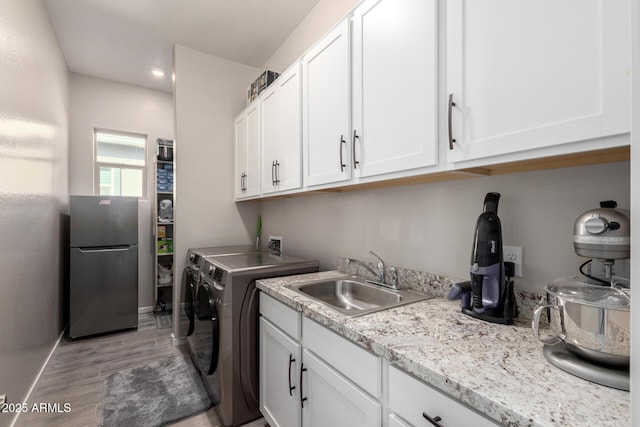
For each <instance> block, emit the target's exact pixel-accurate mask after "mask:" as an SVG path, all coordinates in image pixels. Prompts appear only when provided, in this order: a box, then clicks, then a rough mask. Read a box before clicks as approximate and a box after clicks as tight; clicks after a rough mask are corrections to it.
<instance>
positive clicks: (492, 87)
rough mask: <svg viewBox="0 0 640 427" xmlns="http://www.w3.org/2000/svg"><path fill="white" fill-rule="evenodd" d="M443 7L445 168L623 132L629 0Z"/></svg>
mask: <svg viewBox="0 0 640 427" xmlns="http://www.w3.org/2000/svg"><path fill="white" fill-rule="evenodd" d="M446 7H447V11H446V16H447V30H446V33H447V82H446V86H447V92H446V94H443V96H444V97H446V98H447V99H446V100H445V101H448V100H449V98H451V100H452V103H453V104H455V105H452V106H451V107H450V108H449V110H450V115H449V117H448V118H447V119H448V121H449V122H448V123H446V120H443V123H446V125H448V126H449V128H450V139H451V142H450V143H451V144H452V145H451V146H452V148H451V149H450V151H449V152H448V156H447V159H448V161H449V162H457V161H464V160H471V159H479V158H483V157H490V156H498V155H501V154H506V153H514V152H521V151H525V150H531V149H540V148H545V147H551V146H558V145H560V144H565V143H570V142H576V141H582V140H588V139H593V138H599V137H603V136H609V135H615V134H620V133H625V132H628V131H629V129H630V105H631V104H630V102H631V99H630V91H631V88H630V54H629V52H630V50H629V49H630V46H629V34H630V32H629V18H628V15H629V2H628V1H624V0H620V1H605V0H566V1H562V2H557V1H553V0H538V1H525V0H485V1H482V2H478V1H467V0H449V1H447V2H446ZM453 140H455V141H453ZM602 148H606V147H604V146H603V147H602ZM539 154H540V153H539ZM542 154H544V153H542ZM489 163H490V162H489Z"/></svg>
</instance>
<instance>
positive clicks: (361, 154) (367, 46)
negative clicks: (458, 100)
mask: <svg viewBox="0 0 640 427" xmlns="http://www.w3.org/2000/svg"><path fill="white" fill-rule="evenodd" d="M436 3H437V2H436V0H368V1H364V2H363V3H362V4H361V5H360V6H359V7H357V8H356V9H355V10H354V14H353V47H352V49H353V80H352V84H353V87H352V93H353V98H352V103H353V109H352V112H353V130H352V132H351V135H350V137H351V138H352V142H353V144H355V146H354V149H353V152H354V154H355V159H353V166H354V168H355V169H354V171H355V174H356V176H357V177H369V176H373V175H379V174H384V173H389V172H396V171H404V170H408V169H413V168H420V167H424V166H430V165H435V164H436V162H437V105H438V100H437V94H438V92H437V85H438V81H437V40H438V38H437V34H438V14H437V7H436ZM483 3H484V2H483ZM334 151H335V152H337V149H335V150H334Z"/></svg>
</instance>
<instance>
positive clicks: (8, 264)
mask: <svg viewBox="0 0 640 427" xmlns="http://www.w3.org/2000/svg"><path fill="white" fill-rule="evenodd" d="M0 22H1V24H0V40H1V42H0V45H1V46H2V48H1V49H0V70H2V72H1V73H0V74H1V75H2V78H1V79H0V170H1V171H2V172H1V176H2V178H1V179H0V236H1V238H0V271H1V272H2V273H1V274H0V394H4V393H6V394H7V399H8V401H9V402H21V401H22V399H23V398H24V397H25V395H26V393H27V391H28V390H29V388H30V387H31V385H32V383H33V381H34V380H35V377H36V375H37V374H38V372H39V370H40V368H41V367H42V365H43V363H44V362H45V360H46V358H47V357H48V355H49V352H50V351H51V349H52V348H53V346H54V344H55V343H56V340H57V339H58V337H59V336H60V333H61V332H62V328H63V319H62V311H63V310H62V301H63V282H64V277H63V276H64V270H63V268H62V265H63V261H64V258H65V254H66V251H64V249H63V248H64V240H65V239H64V235H65V227H64V224H65V221H66V219H65V214H68V210H69V195H68V190H67V188H68V181H67V156H68V153H67V151H68V136H67V132H68V130H67V121H68V110H69V107H68V95H67V93H68V83H67V68H66V64H65V62H64V59H63V57H62V54H61V52H60V49H59V47H58V44H57V42H56V39H55V36H54V34H53V30H52V29H51V26H50V24H49V18H48V16H47V14H46V11H45V8H44V6H43V5H42V3H41V2H40V1H22V0H5V1H2V2H0ZM11 418H12V415H10V414H0V426H6V425H9V423H10V421H11Z"/></svg>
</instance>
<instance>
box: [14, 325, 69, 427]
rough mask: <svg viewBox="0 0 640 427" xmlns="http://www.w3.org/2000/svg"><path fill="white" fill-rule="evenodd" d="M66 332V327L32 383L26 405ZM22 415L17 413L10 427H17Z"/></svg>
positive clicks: (25, 399)
mask: <svg viewBox="0 0 640 427" xmlns="http://www.w3.org/2000/svg"><path fill="white" fill-rule="evenodd" d="M66 330H67V328H66V327H65V328H64V329H63V330H62V333H60V336H59V337H58V340H57V341H56V343H55V344H54V346H53V348H52V349H51V351H50V352H49V355H48V356H47V358H46V360H45V361H44V363H43V364H42V367H41V368H40V371H39V372H38V375H36V378H35V379H34V380H33V383H31V387H30V388H29V391H27V394H26V396H25V397H24V400H23V402H24V403H26V402H28V401H29V398H30V397H31V393H33V390H35V388H36V385H37V384H38V381H40V377H41V376H42V373H43V372H44V370H45V368H46V367H47V365H48V364H49V360H51V357H53V353H54V352H55V351H56V349H57V348H58V346H59V345H60V341H62V337H64V333H65V331H66ZM20 414H21V413H20V412H17V413H16V415H15V417H13V420H12V421H11V424H9V427H15V425H16V422H18V417H19V416H20Z"/></svg>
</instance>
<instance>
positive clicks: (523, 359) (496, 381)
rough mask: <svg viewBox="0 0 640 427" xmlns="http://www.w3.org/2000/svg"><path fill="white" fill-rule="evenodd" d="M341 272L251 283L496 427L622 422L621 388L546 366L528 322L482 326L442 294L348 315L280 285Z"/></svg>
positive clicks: (625, 419)
mask: <svg viewBox="0 0 640 427" xmlns="http://www.w3.org/2000/svg"><path fill="white" fill-rule="evenodd" d="M344 275H345V273H342V272H339V271H328V272H321V273H311V274H305V275H299V276H288V277H280V278H275V279H264V280H259V281H258V282H257V287H258V288H259V289H260V290H261V291H263V292H265V293H267V294H269V295H271V296H272V297H274V298H276V299H277V300H279V301H281V302H283V303H284V304H286V305H288V306H290V307H292V308H294V309H296V310H297V311H301V312H302V313H303V314H304V315H305V316H306V317H309V318H311V319H313V320H315V321H317V322H319V323H321V324H322V325H324V326H326V327H327V328H329V329H331V330H333V331H335V332H337V333H338V334H340V335H342V336H344V337H346V338H348V339H350V340H351V341H353V342H355V343H358V344H359V345H361V346H362V347H364V348H366V349H368V350H369V351H371V352H373V353H375V354H377V355H379V356H382V357H384V358H385V359H387V360H388V361H389V362H390V363H391V364H392V365H394V366H396V367H398V368H400V369H403V370H404V371H407V372H409V373H411V374H413V375H414V376H416V377H418V378H420V379H422V380H423V381H425V382H427V383H429V384H431V385H432V386H434V387H436V388H438V389H440V390H442V391H443V392H445V393H447V394H449V395H450V396H451V397H454V398H456V399H458V400H460V401H462V402H464V403H466V404H468V405H469V406H471V407H473V408H475V409H477V410H478V411H480V412H482V413H484V414H485V415H487V416H488V417H490V418H492V419H494V420H496V421H498V422H500V423H502V424H503V425H507V426H572V427H577V426H587V425H598V426H628V425H629V423H630V402H629V393H628V392H625V391H620V390H615V389H612V388H608V387H604V386H600V385H597V384H594V383H591V382H589V381H586V380H583V379H580V378H577V377H575V376H573V375H571V374H568V373H566V372H564V371H562V370H560V369H558V368H556V367H555V366H553V365H551V364H550V363H549V362H547V360H546V359H545V358H544V356H543V355H542V344H541V343H540V342H539V341H538V340H537V339H536V338H535V337H534V336H533V334H532V331H531V326H530V323H529V322H521V323H516V324H514V325H509V326H505V325H496V324H492V323H487V322H484V321H481V320H477V319H474V318H471V317H469V316H466V315H464V314H462V313H461V312H460V304H459V302H458V301H448V300H446V299H445V298H442V297H436V298H434V299H430V300H426V301H421V302H416V303H413V304H408V305H405V306H400V307H397V308H393V309H389V310H384V311H380V312H377V313H372V314H368V315H365V316H361V317H355V318H349V317H346V316H344V315H342V314H340V313H338V312H337V311H334V310H332V309H330V308H328V307H327V306H325V305H323V304H320V303H317V302H315V301H313V300H312V299H310V298H307V297H305V296H303V295H300V294H298V293H297V292H294V291H292V290H290V289H288V288H286V286H287V285H291V284H294V283H302V282H306V281H312V280H319V279H327V278H334V277H339V276H344Z"/></svg>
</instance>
